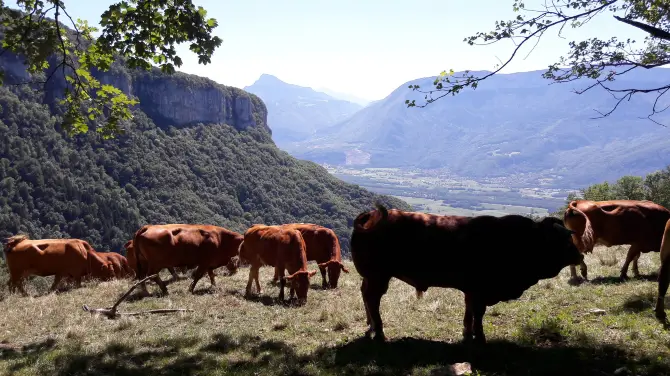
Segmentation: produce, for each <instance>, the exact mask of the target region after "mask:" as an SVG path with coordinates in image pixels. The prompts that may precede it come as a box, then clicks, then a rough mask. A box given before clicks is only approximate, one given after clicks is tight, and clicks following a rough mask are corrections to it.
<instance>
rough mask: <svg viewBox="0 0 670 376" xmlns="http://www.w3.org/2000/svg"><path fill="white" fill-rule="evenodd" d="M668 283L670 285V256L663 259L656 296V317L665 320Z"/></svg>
mask: <svg viewBox="0 0 670 376" xmlns="http://www.w3.org/2000/svg"><path fill="white" fill-rule="evenodd" d="M668 285H670V257H668V258H667V259H666V260H661V268H660V270H659V271H658V296H657V297H656V308H655V309H654V311H655V314H656V318H657V319H659V320H662V321H665V320H666V318H667V315H666V313H665V294H667V292H668Z"/></svg>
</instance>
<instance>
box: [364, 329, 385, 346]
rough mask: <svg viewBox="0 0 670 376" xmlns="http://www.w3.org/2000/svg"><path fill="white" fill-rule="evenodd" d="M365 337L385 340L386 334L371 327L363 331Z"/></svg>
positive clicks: (377, 340) (379, 340)
mask: <svg viewBox="0 0 670 376" xmlns="http://www.w3.org/2000/svg"><path fill="white" fill-rule="evenodd" d="M365 338H367V339H371V340H373V341H374V342H380V343H381V342H386V335H384V332H379V333H378V332H375V330H374V329H373V328H372V327H370V328H368V330H366V331H365Z"/></svg>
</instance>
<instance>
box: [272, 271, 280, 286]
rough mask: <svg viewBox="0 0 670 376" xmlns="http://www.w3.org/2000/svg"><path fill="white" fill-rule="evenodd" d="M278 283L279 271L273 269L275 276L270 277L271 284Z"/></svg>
mask: <svg viewBox="0 0 670 376" xmlns="http://www.w3.org/2000/svg"><path fill="white" fill-rule="evenodd" d="M277 282H279V270H278V269H277V268H275V275H274V276H273V277H272V284H273V285H274V284H276V283H277Z"/></svg>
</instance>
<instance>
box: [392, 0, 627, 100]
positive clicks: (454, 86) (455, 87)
mask: <svg viewBox="0 0 670 376" xmlns="http://www.w3.org/2000/svg"><path fill="white" fill-rule="evenodd" d="M616 1H617V0H610V1H608V2H606V3H603V4H601V5H600V6H599V7H596V8H593V9H590V10H587V11H584V12H582V13H578V14H575V15H572V16H565V15H563V14H560V19H559V20H557V21H553V22H549V21H547V22H548V23H546V24H544V25H542V26H540V27H538V28H537V30H535V31H533V32H532V33H530V34H529V35H526V36H523V40H522V41H521V42H520V43H519V44H518V45H517V46H516V48H514V50H513V51H512V54H511V56H510V57H509V59H507V61H505V63H503V64H502V65H500V66H499V67H498V68H497V69H495V70H494V71H493V72H490V73H488V74H486V75H484V76H483V77H479V78H476V77H474V76H463V77H461V78H459V79H465V82H464V83H460V82H459V81H458V80H459V79H457V81H456V82H454V83H452V82H450V81H449V78H448V77H447V78H446V79H445V80H446V82H447V83H450V84H451V86H450V87H448V88H446V89H443V88H442V87H441V83H440V85H439V86H440V87H438V88H437V89H434V90H428V91H423V90H419V87H418V86H415V87H413V90H415V91H418V92H420V93H424V94H426V96H425V99H426V104H424V105H416V104H415V101H411V102H410V101H409V100H406V101H405V103H406V104H408V106H411V107H419V108H423V107H426V106H428V105H429V104H431V103H433V102H435V101H437V100H439V99H440V98H443V97H445V96H447V95H449V94H456V93H458V92H459V91H460V90H461V89H463V88H464V87H465V86H473V84H474V87H476V86H477V83H479V82H480V81H483V80H486V79H487V78H489V77H491V76H493V75H495V74H497V73H498V72H500V71H501V70H503V69H504V68H505V67H506V66H507V65H508V64H509V63H510V62H512V60H514V57H515V56H516V54H517V53H518V52H519V50H520V49H521V47H522V46H523V45H524V44H525V43H526V42H528V41H529V40H530V39H531V38H533V37H535V36H538V37H541V36H542V34H543V33H544V32H545V31H547V30H548V29H550V28H552V27H554V26H556V25H560V24H565V23H567V22H568V21H573V20H577V19H580V18H583V17H588V16H590V15H594V14H596V13H599V12H600V11H602V10H604V9H606V8H607V7H609V6H610V5H612V4H614V3H616ZM547 13H553V12H547ZM543 16H544V14H542V15H540V16H537V17H535V18H533V19H531V20H530V21H526V22H524V23H522V24H521V25H525V24H527V23H528V22H532V23H535V22H538V21H539V20H541V19H542V18H543ZM522 33H523V31H522ZM473 38H474V37H473ZM498 40H500V39H499V38H498V39H497V40H496V41H498ZM466 74H467V71H466ZM437 81H438V80H436V85H438V83H437ZM435 92H444V94H441V95H439V96H438V97H436V98H433V97H432V95H433V93H435ZM428 96H430V99H429V98H428Z"/></svg>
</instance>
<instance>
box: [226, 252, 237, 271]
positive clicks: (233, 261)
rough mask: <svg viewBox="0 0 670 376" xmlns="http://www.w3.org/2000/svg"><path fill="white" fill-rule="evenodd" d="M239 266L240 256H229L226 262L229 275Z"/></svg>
mask: <svg viewBox="0 0 670 376" xmlns="http://www.w3.org/2000/svg"><path fill="white" fill-rule="evenodd" d="M239 266H240V256H235V257H231V258H230V261H228V264H226V269H228V271H229V272H230V273H229V275H233V274H235V273H237V269H238V268H239Z"/></svg>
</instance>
